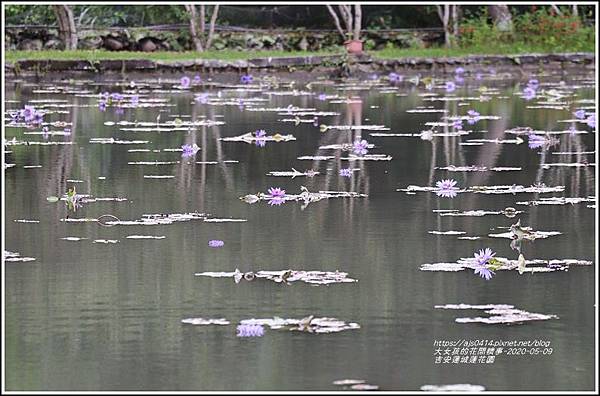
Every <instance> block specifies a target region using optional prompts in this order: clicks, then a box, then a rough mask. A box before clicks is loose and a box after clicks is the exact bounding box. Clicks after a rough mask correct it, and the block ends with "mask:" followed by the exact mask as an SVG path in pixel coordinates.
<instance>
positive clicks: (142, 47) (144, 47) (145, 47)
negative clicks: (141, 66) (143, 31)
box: [139, 38, 158, 52]
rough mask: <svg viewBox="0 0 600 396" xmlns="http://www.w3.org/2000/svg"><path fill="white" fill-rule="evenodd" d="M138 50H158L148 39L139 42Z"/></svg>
mask: <svg viewBox="0 0 600 396" xmlns="http://www.w3.org/2000/svg"><path fill="white" fill-rule="evenodd" d="M139 46H140V50H142V51H144V52H154V51H156V50H157V49H158V46H157V45H156V44H155V43H154V41H153V40H152V39H150V38H143V39H141V40H140V41H139Z"/></svg>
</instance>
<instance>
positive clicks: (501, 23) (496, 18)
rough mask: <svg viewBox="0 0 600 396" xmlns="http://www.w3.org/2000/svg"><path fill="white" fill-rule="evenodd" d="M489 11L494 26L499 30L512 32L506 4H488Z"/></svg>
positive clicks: (510, 18)
mask: <svg viewBox="0 0 600 396" xmlns="http://www.w3.org/2000/svg"><path fill="white" fill-rule="evenodd" d="M488 7H489V11H490V16H491V17H492V21H493V22H494V25H496V28H498V30H500V31H501V32H508V33H510V32H512V30H513V23H512V15H511V13H510V10H509V9H508V6H507V5H506V4H497V5H490V6H488Z"/></svg>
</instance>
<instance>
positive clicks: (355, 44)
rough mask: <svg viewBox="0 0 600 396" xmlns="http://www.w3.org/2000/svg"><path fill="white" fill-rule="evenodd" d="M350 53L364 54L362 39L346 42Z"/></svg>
mask: <svg viewBox="0 0 600 396" xmlns="http://www.w3.org/2000/svg"><path fill="white" fill-rule="evenodd" d="M344 45H345V46H346V50H347V51H348V53H349V54H362V51H363V42H362V41H361V40H348V41H346V42H344Z"/></svg>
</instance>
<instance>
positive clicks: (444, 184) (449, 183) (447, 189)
mask: <svg viewBox="0 0 600 396" xmlns="http://www.w3.org/2000/svg"><path fill="white" fill-rule="evenodd" d="M435 186H436V188H437V190H436V191H435V193H436V195H437V196H438V197H444V198H454V197H456V195H458V187H456V180H453V179H444V180H440V181H438V182H436V183H435Z"/></svg>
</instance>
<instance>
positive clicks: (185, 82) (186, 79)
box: [179, 76, 192, 89]
mask: <svg viewBox="0 0 600 396" xmlns="http://www.w3.org/2000/svg"><path fill="white" fill-rule="evenodd" d="M191 82H192V80H190V78H189V77H188V76H183V77H181V80H179V84H180V85H181V88H184V89H187V88H189V87H190V84H191Z"/></svg>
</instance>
